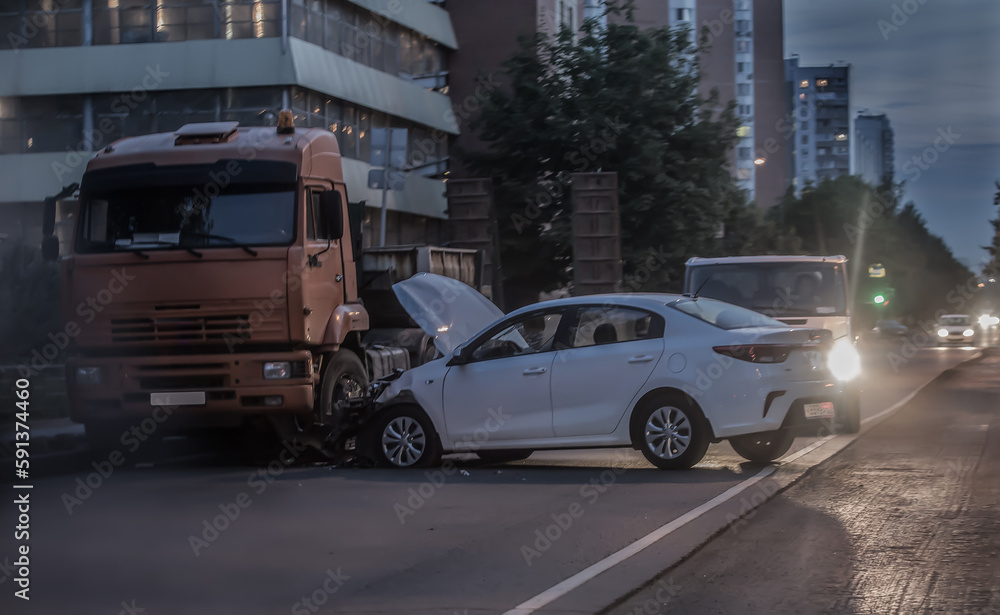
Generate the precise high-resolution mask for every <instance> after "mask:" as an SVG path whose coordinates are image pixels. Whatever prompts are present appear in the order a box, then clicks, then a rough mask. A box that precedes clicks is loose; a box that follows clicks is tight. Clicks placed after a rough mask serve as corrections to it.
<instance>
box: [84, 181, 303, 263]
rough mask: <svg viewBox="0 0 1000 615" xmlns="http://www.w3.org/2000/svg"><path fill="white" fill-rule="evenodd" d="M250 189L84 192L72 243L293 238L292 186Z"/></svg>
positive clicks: (146, 246) (151, 246)
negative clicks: (85, 193)
mask: <svg viewBox="0 0 1000 615" xmlns="http://www.w3.org/2000/svg"><path fill="white" fill-rule="evenodd" d="M240 188H242V190H241V189H240ZM250 188H251V187H250V186H240V187H235V188H234V189H230V190H223V191H220V192H219V193H218V194H215V195H214V196H208V195H207V194H205V192H206V191H205V187H204V186H198V187H194V186H169V187H163V188H143V189H130V190H119V191H115V192H107V193H101V194H94V195H89V196H88V197H87V198H85V199H84V201H83V204H82V207H81V212H80V213H81V215H80V230H79V233H80V235H79V239H80V241H79V242H78V247H79V249H80V251H81V252H111V251H117V250H143V251H145V250H155V249H177V248H187V249H192V248H198V249H201V248H215V247H233V246H248V245H253V246H265V245H289V244H290V243H291V242H292V240H293V239H294V237H295V189H294V187H293V186H285V185H282V186H260V185H255V186H253V187H252V189H253V190H252V191H250ZM213 192H214V191H213Z"/></svg>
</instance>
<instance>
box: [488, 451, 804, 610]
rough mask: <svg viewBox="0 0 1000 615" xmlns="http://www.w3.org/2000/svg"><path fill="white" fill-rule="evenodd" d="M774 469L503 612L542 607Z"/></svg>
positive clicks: (759, 479)
mask: <svg viewBox="0 0 1000 615" xmlns="http://www.w3.org/2000/svg"><path fill="white" fill-rule="evenodd" d="M803 450H805V449H803ZM777 469H778V468H777V466H773V465H772V466H768V467H766V468H764V469H763V470H761V471H760V472H758V473H757V474H755V475H753V476H751V477H750V478H748V479H746V480H745V481H743V482H742V483H740V484H738V485H735V486H733V487H730V488H729V489H727V490H726V491H724V492H722V493H720V494H719V495H717V496H715V497H714V498H712V499H711V500H709V501H707V502H705V503H704V504H702V505H701V506H698V507H697V508H693V509H691V510H690V511H688V512H686V513H684V514H683V515H681V516H680V517H678V518H676V519H674V520H673V521H671V522H670V523H667V524H666V525H662V526H660V527H659V528H657V529H655V530H653V531H652V532H650V533H649V534H646V535H645V536H643V537H642V538H640V539H639V540H636V541H635V542H633V543H632V544H630V545H628V546H627V547H625V548H623V549H621V550H619V551H616V552H614V553H612V554H611V555H609V556H607V557H606V558H604V559H602V560H600V561H599V562H597V563H595V564H592V565H590V566H589V567H587V568H584V569H583V570H581V571H580V572H578V573H576V574H574V575H573V576H571V577H570V578H568V579H566V580H565V581H563V582H562V583H559V584H558V585H554V586H552V587H550V588H549V589H547V590H545V591H543V592H542V593H540V594H538V595H537V596H535V597H533V598H529V599H528V600H526V601H525V602H522V603H521V604H519V605H517V606H516V607H514V608H513V609H511V610H509V611H507V612H506V613H504V615H528V614H529V613H534V612H535V611H536V610H538V609H540V608H542V607H543V606H545V605H547V604H549V603H550V602H552V601H554V600H557V599H559V598H561V597H563V596H565V595H566V594H568V593H569V592H571V591H572V590H574V589H576V588H577V587H580V586H581V585H583V584H584V583H586V582H587V581H590V580H591V579H593V578H594V577H596V576H597V575H599V574H601V573H602V572H605V571H607V570H610V569H611V568H613V567H615V566H617V565H618V564H620V563H622V562H623V561H625V560H626V559H628V558H630V557H632V556H633V555H635V554H636V553H638V552H640V551H642V550H643V549H645V548H646V547H649V546H650V545H652V544H654V543H656V542H657V541H659V540H661V539H662V538H664V537H665V536H667V535H669V534H670V533H671V532H673V531H674V530H676V529H678V528H680V527H683V526H684V525H686V524H688V523H690V522H691V521H694V520H695V519H697V518H698V517H700V516H702V515H703V514H705V513H707V512H708V511H710V510H712V509H713V508H715V507H716V506H718V505H720V504H722V503H724V502H726V501H727V500H730V499H732V498H733V497H735V496H737V495H739V494H740V493H741V492H743V491H745V490H746V489H748V488H749V487H752V486H753V485H755V484H757V483H758V482H760V481H761V480H763V479H765V478H767V477H768V476H770V475H771V474H774V471H775V470H777Z"/></svg>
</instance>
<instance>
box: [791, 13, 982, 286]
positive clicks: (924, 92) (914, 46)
mask: <svg viewBox="0 0 1000 615" xmlns="http://www.w3.org/2000/svg"><path fill="white" fill-rule="evenodd" d="M784 20H785V55H786V57H792V56H793V54H797V55H798V57H799V61H800V63H801V64H802V65H807V66H810V65H816V66H823V65H828V64H835V63H840V62H846V63H850V64H851V66H852V73H853V75H852V84H851V86H852V94H851V104H852V109H851V112H852V116H857V114H858V112H859V111H866V112H868V113H874V114H878V113H885V114H886V115H887V116H888V117H889V121H890V122H891V123H892V127H893V130H894V132H895V139H896V144H895V145H896V147H895V155H896V165H895V172H896V181H897V182H898V181H904V182H905V195H904V203H906V202H910V201H913V202H914V203H915V204H916V206H917V208H918V209H919V211H920V212H921V214H922V215H923V216H924V218H925V219H926V221H927V225H928V227H929V229H930V230H931V232H933V233H935V234H937V235H940V236H941V237H942V238H943V239H944V240H945V242H946V243H947V244H948V246H949V247H950V248H951V250H952V252H953V253H954V254H955V256H956V258H958V259H959V260H961V261H962V262H964V263H965V264H966V265H968V266H970V268H973V269H978V264H979V263H982V262H983V261H984V260H985V259H986V257H987V253H986V251H985V250H984V249H982V247H981V246H985V245H987V244H988V243H989V242H990V239H991V237H992V227H990V225H989V224H988V221H989V220H991V219H994V218H996V216H997V209H996V207H994V205H993V196H994V193H995V192H996V186H995V185H994V182H995V181H996V180H998V179H1000V118H998V116H997V113H996V105H997V102H998V101H1000V39H998V38H997V37H996V36H995V33H996V32H997V30H998V28H1000V5H997V4H996V3H995V2H992V1H991V0H963V1H961V2H948V3H945V2H943V1H942V0H892V1H887V0H840V1H839V2H837V3H817V2H808V1H806V0H789V1H788V2H786V3H785V17H784ZM935 146H936V147H935ZM852 147H853V145H852Z"/></svg>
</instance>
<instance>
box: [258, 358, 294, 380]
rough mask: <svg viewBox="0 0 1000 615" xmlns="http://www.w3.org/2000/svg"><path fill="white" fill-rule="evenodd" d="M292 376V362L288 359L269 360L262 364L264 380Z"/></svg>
mask: <svg viewBox="0 0 1000 615" xmlns="http://www.w3.org/2000/svg"><path fill="white" fill-rule="evenodd" d="M291 377H292V364H291V362H289V361H271V362H270V363H265V364H264V380H279V379H281V378H291Z"/></svg>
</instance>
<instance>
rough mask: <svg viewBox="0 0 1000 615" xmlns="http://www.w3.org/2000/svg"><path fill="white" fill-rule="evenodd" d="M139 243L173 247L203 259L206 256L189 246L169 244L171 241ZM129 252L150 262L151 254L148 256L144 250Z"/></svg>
mask: <svg viewBox="0 0 1000 615" xmlns="http://www.w3.org/2000/svg"><path fill="white" fill-rule="evenodd" d="M139 243H140V244H149V243H151V244H153V245H157V246H171V247H174V248H180V249H182V250H185V251H186V252H188V253H190V254H194V255H195V256H197V257H198V258H201V257H202V256H205V255H204V254H202V253H201V252H199V251H198V250H195V249H194V248H191V247H189V246H181V245H178V244H176V243H172V242H169V241H141V242H139ZM128 252H132V253H134V254H135V255H137V256H141V257H142V258H143V259H145V260H149V254H146V253H145V252H144V251H142V250H128Z"/></svg>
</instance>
